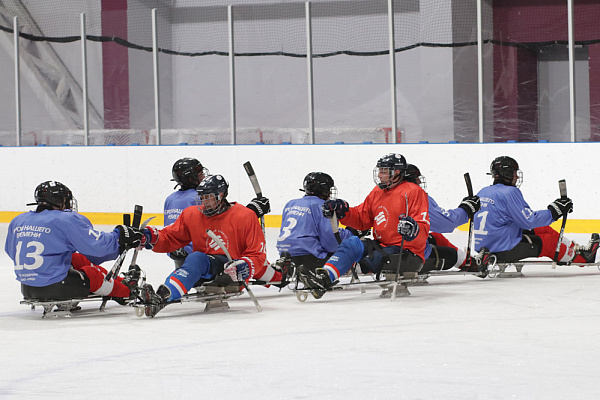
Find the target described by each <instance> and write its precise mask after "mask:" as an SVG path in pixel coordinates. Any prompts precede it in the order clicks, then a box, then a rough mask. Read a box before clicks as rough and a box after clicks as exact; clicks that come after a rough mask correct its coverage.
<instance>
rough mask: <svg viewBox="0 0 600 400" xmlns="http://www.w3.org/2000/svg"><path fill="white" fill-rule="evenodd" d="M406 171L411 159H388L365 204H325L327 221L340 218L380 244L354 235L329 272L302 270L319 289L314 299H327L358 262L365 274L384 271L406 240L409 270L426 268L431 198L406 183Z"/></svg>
mask: <svg viewBox="0 0 600 400" xmlns="http://www.w3.org/2000/svg"><path fill="white" fill-rule="evenodd" d="M406 168H407V163H406V159H405V158H404V156H402V155H401V154H388V155H385V156H383V157H381V158H380V159H379V160H378V161H377V164H376V167H375V169H374V170H373V180H374V181H375V183H376V185H377V186H376V187H375V188H373V190H372V191H371V193H369V195H367V197H366V198H365V200H364V202H363V203H362V204H360V205H358V206H356V207H349V205H348V203H347V202H346V201H344V200H341V199H334V200H327V201H325V202H324V203H323V206H322V211H323V215H324V216H325V217H326V218H332V217H333V215H334V213H335V215H336V216H337V218H338V219H339V221H340V222H341V223H343V224H344V225H346V226H351V227H352V228H354V229H357V230H365V229H369V228H372V229H373V237H374V239H375V240H371V239H364V241H361V239H360V238H359V237H358V236H351V237H349V238H347V239H346V240H344V241H343V242H342V244H341V245H340V246H339V247H338V249H337V251H336V252H335V253H334V254H333V255H332V256H331V257H330V258H329V260H328V261H327V262H326V263H325V265H324V266H323V268H317V269H316V270H315V271H313V270H310V269H308V268H302V267H299V272H300V278H301V279H302V281H303V282H304V284H305V285H307V286H309V287H310V288H313V289H315V290H313V292H312V294H313V296H314V297H317V298H318V297H321V296H322V295H323V294H324V292H325V291H326V290H327V289H329V288H330V287H331V286H333V285H334V284H335V283H336V282H337V280H338V278H339V277H340V276H342V275H344V274H345V273H346V272H348V271H349V270H350V268H351V267H352V265H353V264H354V263H355V262H359V264H360V272H361V273H376V274H377V273H379V272H381V271H382V269H383V268H384V266H385V264H386V262H387V261H388V260H389V255H390V254H399V253H400V248H401V245H402V243H403V239H404V250H403V254H402V256H401V257H402V265H403V269H404V268H406V269H407V270H408V269H409V270H411V271H414V272H418V271H419V270H420V269H421V268H422V266H423V261H424V259H425V256H424V253H425V245H426V242H427V234H428V232H429V213H428V206H427V194H426V193H425V191H424V190H423V189H421V188H420V187H419V186H418V185H416V184H414V183H412V182H408V181H406V180H405V174H406ZM393 269H394V270H395V266H394V267H393Z"/></svg>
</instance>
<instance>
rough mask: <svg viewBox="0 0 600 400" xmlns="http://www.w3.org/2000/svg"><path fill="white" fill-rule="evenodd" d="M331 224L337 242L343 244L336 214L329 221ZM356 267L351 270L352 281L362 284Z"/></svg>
mask: <svg viewBox="0 0 600 400" xmlns="http://www.w3.org/2000/svg"><path fill="white" fill-rule="evenodd" d="M329 222H330V223H331V230H332V231H333V235H334V236H335V240H337V242H338V245H339V244H342V237H341V236H340V227H339V226H338V221H337V215H336V213H335V212H334V213H333V217H331V218H330V219H329ZM354 265H355V264H353V265H352V268H350V272H351V273H352V280H353V281H358V282H360V279H359V278H358V274H357V273H356V268H355V267H354Z"/></svg>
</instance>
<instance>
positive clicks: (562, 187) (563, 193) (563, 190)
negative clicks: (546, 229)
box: [552, 179, 567, 269]
mask: <svg viewBox="0 0 600 400" xmlns="http://www.w3.org/2000/svg"><path fill="white" fill-rule="evenodd" d="M558 191H559V192H560V198H561V199H566V198H567V181H566V180H564V179H561V180H560V181H558ZM566 224H567V213H565V214H564V215H563V220H562V224H561V226H560V233H559V235H558V243H556V251H555V252H554V258H553V259H552V269H556V263H557V262H558V253H560V244H561V243H562V238H563V234H564V233H565V225H566Z"/></svg>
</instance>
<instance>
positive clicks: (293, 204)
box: [277, 196, 352, 259]
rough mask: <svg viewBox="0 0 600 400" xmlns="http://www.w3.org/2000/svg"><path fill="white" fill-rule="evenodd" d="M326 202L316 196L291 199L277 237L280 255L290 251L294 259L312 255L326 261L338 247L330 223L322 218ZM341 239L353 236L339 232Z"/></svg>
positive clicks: (347, 232)
mask: <svg viewBox="0 0 600 400" xmlns="http://www.w3.org/2000/svg"><path fill="white" fill-rule="evenodd" d="M324 202H325V200H323V199H320V198H319V197H317V196H304V197H302V198H299V199H295V200H290V201H289V202H288V203H287V204H286V205H285V207H284V208H283V215H282V216H281V221H282V222H281V230H280V232H279V237H278V238H277V250H279V253H282V252H284V251H287V252H289V253H290V254H291V255H292V257H294V256H302V255H307V254H312V255H313V256H315V257H317V258H320V259H325V258H327V256H328V255H329V253H333V252H335V251H336V250H337V248H338V242H337V240H336V239H335V236H334V234H333V230H332V229H331V222H330V220H329V219H327V218H325V217H324V216H323V211H322V210H321V205H323V203H324ZM339 231H340V237H341V238H342V240H344V239H346V238H348V237H350V236H352V233H351V232H350V231H348V230H346V229H340V230H339Z"/></svg>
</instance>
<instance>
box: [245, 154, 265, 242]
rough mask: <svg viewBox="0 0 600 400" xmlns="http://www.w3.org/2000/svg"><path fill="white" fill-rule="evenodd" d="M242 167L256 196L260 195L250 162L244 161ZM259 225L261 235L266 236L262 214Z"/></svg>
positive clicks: (260, 191)
mask: <svg viewBox="0 0 600 400" xmlns="http://www.w3.org/2000/svg"><path fill="white" fill-rule="evenodd" d="M244 169H245V170H246V174H248V178H250V183H252V187H253V188H254V193H255V194H256V197H262V195H263V194H262V190H261V189H260V185H259V183H258V178H257V177H256V173H255V172H254V168H252V164H250V161H246V162H245V163H244ZM260 227H261V228H262V231H263V235H264V236H265V237H266V235H265V217H264V215H263V216H262V217H260Z"/></svg>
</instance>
